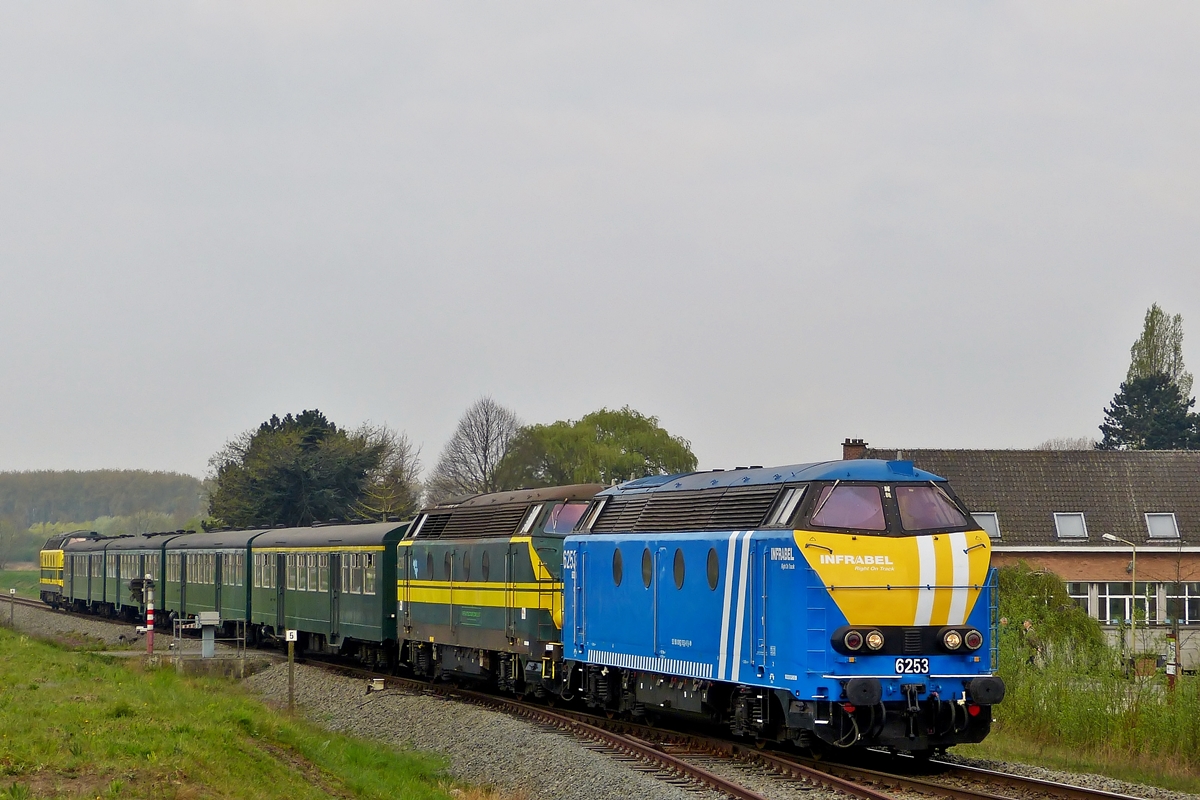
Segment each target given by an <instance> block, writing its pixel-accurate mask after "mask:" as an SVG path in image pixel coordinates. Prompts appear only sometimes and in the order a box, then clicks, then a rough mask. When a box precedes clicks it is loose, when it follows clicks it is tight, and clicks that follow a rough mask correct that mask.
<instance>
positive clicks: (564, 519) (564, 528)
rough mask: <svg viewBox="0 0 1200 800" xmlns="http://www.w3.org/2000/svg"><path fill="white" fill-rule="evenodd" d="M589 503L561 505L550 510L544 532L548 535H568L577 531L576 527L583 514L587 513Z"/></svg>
mask: <svg viewBox="0 0 1200 800" xmlns="http://www.w3.org/2000/svg"><path fill="white" fill-rule="evenodd" d="M587 507H588V504H587V503H559V504H558V505H556V506H555V507H554V508H553V509H551V510H550V516H549V517H548V518H547V519H546V525H545V527H544V528H542V530H544V531H545V532H546V533H560V534H563V535H566V534H568V533H570V532H571V531H573V530H575V525H576V524H578V522H579V520H580V519H581V518H582V517H583V512H585V511H587Z"/></svg>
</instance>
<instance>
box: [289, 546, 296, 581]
mask: <svg viewBox="0 0 1200 800" xmlns="http://www.w3.org/2000/svg"><path fill="white" fill-rule="evenodd" d="M287 588H289V589H295V588H296V554H295V553H288V556H287Z"/></svg>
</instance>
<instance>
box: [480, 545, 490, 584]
mask: <svg viewBox="0 0 1200 800" xmlns="http://www.w3.org/2000/svg"><path fill="white" fill-rule="evenodd" d="M479 569H480V571H481V572H482V573H483V579H484V580H485V581H486V580H487V579H488V573H490V572H491V571H492V563H491V559H489V558H488V554H487V550H484V551H483V563H482V564H480V566H479Z"/></svg>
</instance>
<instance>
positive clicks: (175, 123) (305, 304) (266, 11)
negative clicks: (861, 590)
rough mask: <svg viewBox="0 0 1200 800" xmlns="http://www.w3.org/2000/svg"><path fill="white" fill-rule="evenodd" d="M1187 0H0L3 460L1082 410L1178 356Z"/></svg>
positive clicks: (128, 458)
mask: <svg viewBox="0 0 1200 800" xmlns="http://www.w3.org/2000/svg"><path fill="white" fill-rule="evenodd" d="M1197 41H1200V6H1197V5H1196V4H1195V3H1180V4H1171V3H1155V4H1144V3H1138V4H1134V3H1123V4H1108V3H1099V2H1093V1H1091V0H1089V2H1083V3H1075V4H1071V3H1055V4H1047V3H1041V2H1038V3H1029V4H1001V3H936V4H931V3H927V4H918V3H905V4H896V3H878V4H850V3H825V4H820V5H808V4H797V3H793V2H787V3H779V4H768V3H758V4H745V3H738V4H716V3H708V4H698V3H694V2H686V3H678V4H666V3H663V4H648V3H644V2H636V3H628V4H621V3H619V2H618V3H614V2H605V3H600V4H595V5H592V6H586V5H584V4H581V3H569V4H561V3H523V4H520V3H503V4H499V3H470V4H453V3H420V4H400V3H395V2H388V3H380V4H371V3H345V2H337V3H333V2H329V3H321V4H314V3H300V2H291V1H289V2H286V3H251V4H246V3H242V2H236V3H220V2H205V3H136V4H135V3H119V2H104V3H98V2H97V3H88V4H79V3H12V2H8V3H4V4H3V5H0V274H2V276H3V281H2V283H0V287H2V291H0V380H2V382H3V393H2V395H0V420H2V423H0V469H4V470H9V469H39V468H55V469H67V468H70V469H88V468H97V467H124V468H148V469H169V470H178V471H183V472H190V473H192V474H195V475H202V474H203V473H204V472H205V470H206V464H207V460H208V458H209V456H210V455H211V454H212V453H213V452H214V451H216V450H217V449H218V448H219V447H221V445H222V444H223V443H224V442H225V441H226V440H228V439H229V438H231V437H233V436H234V435H236V434H237V433H238V432H240V431H242V430H245V429H247V428H249V427H252V426H255V425H257V424H258V423H259V422H261V421H262V420H264V419H266V418H268V417H269V416H270V415H271V414H273V413H278V414H281V415H282V414H283V413H285V412H288V411H300V410H301V409H305V408H314V407H315V408H320V409H321V410H322V411H324V412H325V413H326V414H327V415H328V416H329V417H330V418H331V419H332V420H334V421H335V422H337V423H339V424H342V425H346V426H355V425H358V424H360V423H362V422H363V421H366V420H370V421H373V422H376V423H388V424H390V425H392V426H393V427H395V428H398V429H400V430H403V431H405V432H407V434H408V435H409V436H410V437H411V438H412V439H413V441H414V442H416V443H417V444H418V445H420V446H421V447H422V452H423V460H424V462H425V463H426V465H427V466H431V465H432V462H433V461H434V460H436V456H437V453H438V451H439V450H440V449H441V447H442V445H443V444H444V442H445V441H446V439H447V438H448V437H449V435H450V433H451V431H452V430H453V427H454V425H455V423H456V421H457V419H458V417H459V415H460V414H461V413H462V411H463V410H464V409H465V408H466V407H467V406H468V405H469V404H470V403H471V402H472V401H474V400H475V399H477V398H478V397H480V396H481V395H484V394H488V395H491V396H493V397H494V398H495V399H496V400H497V401H499V402H501V403H503V404H505V405H507V406H509V407H511V408H512V409H513V410H515V411H516V412H517V413H518V414H519V415H520V416H521V417H522V418H523V419H524V420H526V421H528V422H551V421H554V420H556V419H574V418H578V417H579V416H581V415H583V414H586V413H588V412H589V411H592V410H595V409H597V408H600V407H602V406H609V407H619V406H622V405H626V404H628V405H630V406H632V407H633V408H636V409H638V410H640V411H642V412H643V413H646V414H653V415H656V416H658V417H659V419H660V421H661V423H662V424H663V425H664V426H665V427H666V428H667V429H668V430H670V431H671V432H672V433H676V434H679V435H682V436H684V437H686V438H687V439H689V440H690V441H691V442H692V445H693V449H694V450H695V452H696V454H697V456H698V457H699V459H700V465H701V467H702V468H711V467H732V466H737V465H743V464H768V465H770V464H787V463H795V462H803V461H813V460H819V459H824V458H831V457H837V456H838V455H839V454H840V448H839V444H840V442H841V441H842V439H843V438H845V437H847V436H852V437H862V438H865V439H867V440H868V441H869V442H870V443H872V444H875V445H879V446H898V447H907V448H917V447H1029V446H1034V445H1036V444H1038V443H1039V442H1041V441H1043V440H1044V439H1047V438H1049V437H1054V436H1095V435H1097V431H1096V426H1097V425H1098V424H1099V423H1100V422H1101V419H1102V410H1103V407H1104V406H1105V405H1106V404H1107V403H1108V402H1109V401H1110V400H1111V398H1112V396H1113V394H1114V393H1115V392H1116V390H1117V387H1118V384H1119V383H1120V381H1121V380H1122V379H1123V378H1124V375H1125V371H1126V369H1127V367H1128V363H1129V347H1130V345H1131V344H1132V343H1133V340H1134V339H1135V338H1136V337H1137V335H1138V333H1139V331H1140V329H1141V324H1142V317H1143V315H1144V313H1145V310H1146V308H1147V307H1148V306H1149V305H1150V304H1151V303H1152V302H1155V301H1157V302H1158V303H1160V304H1161V305H1162V306H1163V307H1164V308H1165V309H1166V310H1167V311H1168V312H1170V313H1182V314H1183V316H1184V329H1185V332H1186V338H1185V342H1184V356H1185V359H1186V360H1187V361H1188V364H1189V367H1190V368H1191V369H1192V370H1193V371H1194V372H1200V268H1198V263H1197V253H1198V246H1197V245H1198V244H1200V225H1198V222H1200V184H1198V181H1200V48H1198V47H1197V46H1196V43H1197Z"/></svg>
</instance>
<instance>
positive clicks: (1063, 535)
mask: <svg viewBox="0 0 1200 800" xmlns="http://www.w3.org/2000/svg"><path fill="white" fill-rule="evenodd" d="M1054 529H1055V530H1056V531H1057V532H1058V538H1060V539H1086V538H1087V536H1088V532H1087V523H1086V522H1084V521H1083V514H1080V513H1071V514H1055V515H1054Z"/></svg>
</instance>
